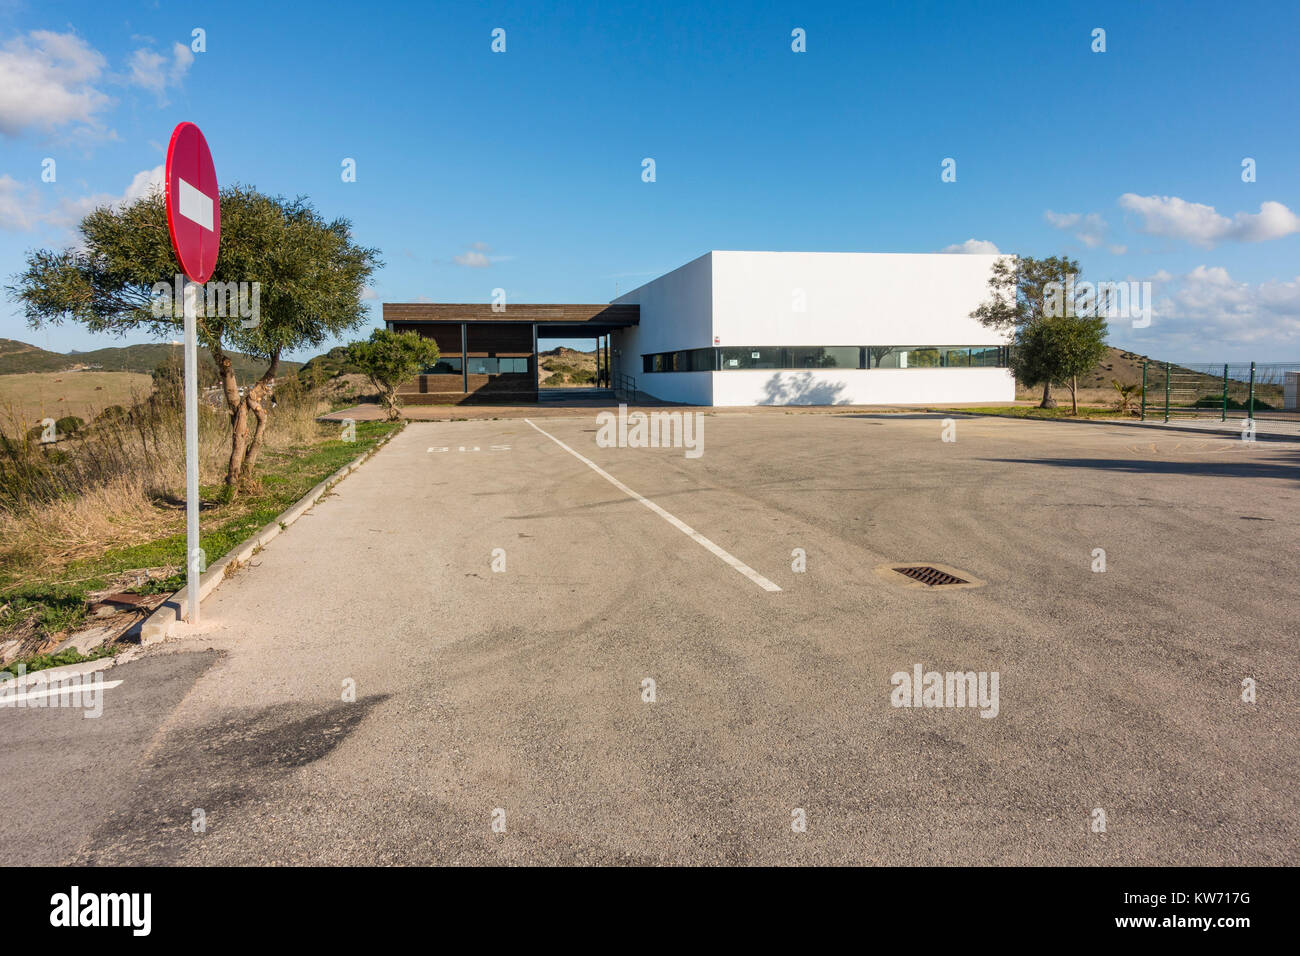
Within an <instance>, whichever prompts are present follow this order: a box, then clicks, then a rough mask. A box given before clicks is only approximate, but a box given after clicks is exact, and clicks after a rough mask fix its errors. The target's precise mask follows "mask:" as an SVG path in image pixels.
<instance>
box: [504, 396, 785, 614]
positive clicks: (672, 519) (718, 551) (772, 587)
mask: <svg viewBox="0 0 1300 956" xmlns="http://www.w3.org/2000/svg"><path fill="white" fill-rule="evenodd" d="M524 421H526V422H528V424H529V425H532V426H533V428H535V429H537V431H539V432H541V433H542V434H543V435H545V436H546V437H547V438H549V439H550V440H551V441H553V442H555V444H557V445H559V446H560V447H561V448H563V449H564V450H565V451H567V452H568V453H569V454H570V455H572V456H573V457H574V458H576V459H578V461H580V462H582V463H583V464H584V465H586V466H587V467H588V468H590V469H591V470H592V471H594V472H595V473H596V474H598V475H600V477H602V478H604V479H605V480H606V481H608V482H609V483H610V484H611V485H613V486H614V487H615V488H617V489H618V490H619V491H621V492H623V494H625V495H627V496H628V497H629V498H631V499H632V500H633V501H639V502H640V503H641V504H643V505H645V506H646V507H647V508H649V509H650V510H651V511H653V512H654V513H655V514H657V515H658V516H659V517H661V518H663V519H664V520H665V521H667V522H668V523H669V524H670V525H672V526H673V527H674V528H676V529H677V530H678V531H680V532H681V533H682V534H684V535H686V536H687V537H689V538H691V539H692V540H693V541H695V543H696V544H699V545H701V546H702V547H704V548H705V549H707V550H709V551H711V552H713V553H714V554H715V555H717V556H718V557H719V558H721V559H722V560H723V561H725V562H726V563H727V564H729V565H731V566H732V567H733V568H735V569H736V570H737V571H739V572H740V573H741V574H743V575H744V576H745V577H747V578H749V580H751V581H753V582H754V583H755V584H757V585H758V586H759V587H760V588H762V589H763V590H764V591H779V590H781V586H780V585H778V584H776V583H774V582H772V581H769V580H768V579H767V578H765V577H763V575H761V574H759V573H758V572H757V571H755V570H754V569H753V568H751V567H750V566H749V565H748V564H746V563H745V562H744V561H741V560H740V559H739V558H737V557H735V556H734V555H732V554H729V553H728V552H727V551H726V550H725V549H723V548H720V547H718V546H717V545H716V544H714V543H713V542H712V541H710V540H709V539H708V538H706V537H704V535H702V534H700V533H699V532H698V531H696V530H695V529H694V528H692V527H691V526H690V525H688V524H687V523H686V522H685V521H682V520H681V519H680V518H678V517H676V516H675V515H672V514H669V513H668V512H667V511H665V510H664V509H663V508H661V507H659V506H658V505H657V504H655V503H654V502H653V501H651V500H650V499H649V498H647V497H645V496H644V495H639V494H637V493H636V492H635V491H633V490H632V489H631V488H629V487H628V486H627V485H625V484H623V482H621V481H619V480H618V479H617V478H615V477H614V476H613V475H611V474H610V473H609V472H607V471H606V470H605V469H603V468H601V467H600V466H599V465H597V464H596V463H595V462H594V461H592V460H591V459H589V458H584V457H583V456H582V455H579V454H578V453H577V452H576V451H574V450H573V449H572V448H570V447H569V446H568V445H566V444H565V443H564V442H562V441H560V440H559V439H558V438H556V437H555V436H554V435H552V434H551V433H550V432H548V431H546V430H544V429H541V428H538V427H537V426H536V425H534V424H533V422H532V421H531V420H530V419H527V418H525V419H524Z"/></svg>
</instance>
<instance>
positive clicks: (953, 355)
mask: <svg viewBox="0 0 1300 956" xmlns="http://www.w3.org/2000/svg"><path fill="white" fill-rule="evenodd" d="M968 365H970V349H944V350H943V367H944V368H965V367H966V366H968Z"/></svg>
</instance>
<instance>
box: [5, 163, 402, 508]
mask: <svg viewBox="0 0 1300 956" xmlns="http://www.w3.org/2000/svg"><path fill="white" fill-rule="evenodd" d="M78 228H79V233H80V242H79V243H78V244H77V245H76V246H74V247H72V248H69V249H63V250H49V249H37V250H35V251H33V252H30V253H29V254H28V256H27V264H26V266H27V267H26V269H25V270H24V271H23V272H22V273H20V274H18V275H16V276H14V277H13V279H12V281H11V283H10V284H9V285H8V286H7V289H8V292H9V293H10V295H11V296H12V297H13V298H14V299H16V300H17V301H19V302H21V303H22V305H23V308H24V311H25V313H26V316H27V320H28V322H29V323H30V324H31V325H32V326H33V327H35V328H39V327H40V326H41V325H43V324H45V323H50V324H56V325H57V324H59V323H61V322H64V321H66V320H71V321H74V322H78V323H80V324H81V325H84V326H85V327H86V328H87V329H89V330H90V331H92V332H105V333H110V334H116V335H119V336H120V335H126V334H129V333H134V332H146V333H148V334H149V335H151V336H155V337H160V338H175V337H176V332H177V329H178V328H180V327H183V324H184V319H183V304H182V303H181V302H178V301H173V299H174V298H179V297H171V296H169V295H168V294H165V293H164V290H165V289H166V288H167V286H169V285H170V286H172V287H173V288H175V287H176V285H175V280H176V274H177V272H178V271H179V270H178V268H177V265H176V261H175V257H174V255H173V253H172V248H171V241H170V237H169V234H168V230H167V214H166V210H165V208H164V205H163V197H162V196H161V195H160V194H158V193H154V194H151V195H149V196H146V197H144V198H142V199H139V200H136V201H135V202H132V203H129V204H125V205H122V206H103V207H99V208H97V209H95V210H93V211H92V212H90V213H89V214H88V215H87V216H86V217H85V218H84V219H83V220H82V221H81V224H80V226H79V227H78ZM381 265H382V262H381V261H380V260H379V257H378V250H376V249H371V248H366V247H364V246H360V245H358V244H357V243H356V242H354V241H353V238H352V225H351V223H350V222H349V221H348V220H347V219H341V218H340V219H334V220H332V221H326V220H325V219H323V218H322V217H321V216H320V215H319V214H318V213H317V212H316V210H315V209H314V208H313V207H312V206H311V204H310V203H309V202H308V201H307V200H306V199H304V198H302V197H299V198H297V199H292V200H289V199H285V198H283V197H279V196H266V195H263V194H262V193H259V192H258V191H257V190H255V189H252V188H248V187H244V186H239V185H234V186H228V187H226V188H225V189H223V190H222V191H221V252H220V256H219V258H218V260H217V266H216V269H215V271H214V272H213V274H212V276H211V278H210V281H209V282H208V284H207V287H206V292H205V293H204V294H203V300H202V301H201V302H200V303H199V310H198V311H199V315H198V320H197V332H198V339H199V343H200V344H201V345H203V346H206V347H207V348H208V349H209V350H210V351H211V354H212V361H213V365H214V366H215V371H216V374H217V379H218V381H219V383H220V385H221V389H222V393H223V395H224V396H225V400H226V409H227V411H228V413H229V415H230V424H231V436H230V460H229V464H228V466H227V470H226V487H227V490H228V494H229V495H230V496H232V497H233V496H235V495H236V494H238V491H239V488H240V486H241V484H242V483H244V482H245V481H246V480H251V478H252V474H253V468H254V466H255V465H256V464H257V458H258V453H259V452H260V450H261V448H262V444H263V441H264V439H265V437H266V431H267V427H268V425H269V421H270V410H269V408H268V405H269V402H268V401H267V399H268V397H269V396H270V393H271V391H272V390H273V389H274V387H275V379H276V375H277V372H278V370H279V364H280V356H281V355H282V354H283V353H285V352H289V351H293V350H295V349H299V348H305V347H310V346H319V345H320V344H321V343H323V342H325V341H327V340H328V339H331V338H334V337H336V336H338V335H340V334H342V333H344V332H346V331H347V330H349V329H353V328H355V327H356V326H357V325H359V324H361V323H362V322H363V321H364V320H365V319H366V308H365V306H364V305H362V303H361V293H362V291H363V290H364V288H365V286H366V283H367V281H368V279H369V278H370V276H371V274H372V273H373V272H374V271H375V269H377V268H379V267H380V266H381ZM241 283H242V284H244V285H243V286H242V287H241V286H240V284H241ZM237 287H240V288H243V289H245V290H247V291H248V295H247V297H246V298H245V297H244V296H241V299H240V301H239V302H238V305H239V306H240V307H239V308H232V307H231V306H232V305H235V304H236V303H234V302H231V301H230V299H231V297H232V296H231V293H233V291H234V290H235V289H236V288H237ZM214 293H215V294H214ZM160 305H161V307H160ZM247 305H251V306H253V308H251V309H249V308H244V306H247ZM249 313H253V314H252V315H251V317H250V314H249ZM230 352H245V353H249V354H252V355H256V356H258V357H260V358H263V359H265V360H266V363H267V369H266V372H265V373H264V374H263V375H262V376H261V377H260V378H259V379H257V380H256V381H255V382H251V383H245V384H244V386H243V387H242V388H241V383H240V382H239V381H238V379H237V376H236V374H235V370H234V366H233V364H232V362H231V358H230V355H229V354H228V353H230ZM250 427H251V434H250Z"/></svg>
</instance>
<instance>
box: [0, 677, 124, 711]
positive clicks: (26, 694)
mask: <svg viewBox="0 0 1300 956" xmlns="http://www.w3.org/2000/svg"><path fill="white" fill-rule="evenodd" d="M120 683H122V682H121V681H120V680H106V681H104V682H103V683H102V684H89V683H87V684H65V685H63V686H61V687H51V688H49V689H48V690H29V691H23V692H22V693H15V694H0V702H2V703H3V704H4V705H5V706H9V705H11V704H16V703H18V702H19V701H23V700H37V699H39V698H41V697H53V696H55V695H57V694H86V693H95V694H97V693H99V692H100V691H101V690H108V689H109V688H110V687H116V686H117V685H118V684H120Z"/></svg>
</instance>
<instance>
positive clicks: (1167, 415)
mask: <svg viewBox="0 0 1300 956" xmlns="http://www.w3.org/2000/svg"><path fill="white" fill-rule="evenodd" d="M1169 368H1170V363H1169V362H1166V363H1165V424H1166V425H1167V424H1169Z"/></svg>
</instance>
